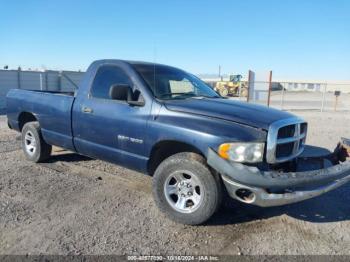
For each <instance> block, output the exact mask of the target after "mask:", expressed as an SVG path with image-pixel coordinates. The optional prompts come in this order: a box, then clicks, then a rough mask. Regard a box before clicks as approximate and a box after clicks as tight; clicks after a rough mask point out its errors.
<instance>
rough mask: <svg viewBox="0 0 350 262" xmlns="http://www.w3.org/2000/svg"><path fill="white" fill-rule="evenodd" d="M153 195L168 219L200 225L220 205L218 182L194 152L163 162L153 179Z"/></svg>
mask: <svg viewBox="0 0 350 262" xmlns="http://www.w3.org/2000/svg"><path fill="white" fill-rule="evenodd" d="M153 195H154V198H155V201H156V204H157V206H158V207H159V209H160V210H161V211H162V212H163V213H165V214H166V215H167V216H168V217H169V218H170V219H172V220H174V221H176V222H179V223H182V224H189V225H197V224H202V223H204V222H205V221H207V220H208V219H209V218H210V217H211V216H212V215H213V214H214V213H215V211H216V210H217V209H218V207H219V205H220V203H221V197H222V193H221V182H220V179H218V177H216V176H215V174H212V172H210V170H209V168H208V167H207V165H206V164H205V159H204V158H203V157H201V156H200V155H198V154H195V153H178V154H175V155H173V156H171V157H169V158H167V159H166V160H164V161H163V162H162V163H161V164H160V165H159V167H158V168H157V170H156V172H155V174H154V176H153Z"/></svg>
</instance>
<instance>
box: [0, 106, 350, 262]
mask: <svg viewBox="0 0 350 262" xmlns="http://www.w3.org/2000/svg"><path fill="white" fill-rule="evenodd" d="M297 114H299V115H301V116H303V117H305V118H306V119H307V120H308V121H309V123H310V124H309V141H308V142H309V143H310V144H312V145H319V146H323V147H327V148H329V149H332V148H333V146H334V145H335V144H336V142H337V141H338V139H339V137H340V136H346V135H347V136H349V130H350V114H349V113H324V114H321V113H316V112H298V113H297ZM16 137H18V134H17V133H15V132H13V131H10V130H9V129H8V128H7V126H6V119H5V118H4V117H0V214H1V215H0V235H1V237H0V254H128V255H132V254H145V255H147V254H152V255H155V254H176V255H179V254H192V255H196V254H213V255H230V254H234V255H236V254H270V255H271V254H350V249H349V246H350V222H349V219H350V205H349V203H350V194H349V192H350V185H345V186H343V187H341V188H339V189H338V190H336V191H333V192H330V193H328V194H326V195H324V196H322V197H319V198H316V199H312V200H308V201H306V202H303V203H299V204H294V205H289V206H285V207H276V208H265V209H263V208H258V207H253V206H248V205H244V204H240V203H238V202H235V201H233V200H229V199H226V200H225V203H224V205H223V207H222V209H221V210H220V212H219V213H218V214H216V215H215V216H214V217H213V218H212V219H211V220H210V221H209V222H208V224H207V225H204V226H185V225H181V224H176V223H174V222H171V221H169V220H168V219H166V218H165V217H164V215H162V214H161V213H160V212H159V211H158V210H157V208H156V207H155V205H154V203H153V201H152V195H151V178H150V177H147V176H144V175H142V174H139V173H136V172H132V171H130V170H127V169H124V168H120V167H118V166H114V165H111V164H108V163H105V162H102V161H98V160H91V159H88V158H85V157H81V156H78V155H76V154H72V153H69V152H66V151H63V150H60V149H58V148H55V153H54V156H53V157H52V158H51V159H50V161H49V162H47V163H43V164H33V163H30V162H28V161H26V160H25V159H24V156H23V154H22V152H21V149H20V142H19V141H18V139H17V140H16Z"/></svg>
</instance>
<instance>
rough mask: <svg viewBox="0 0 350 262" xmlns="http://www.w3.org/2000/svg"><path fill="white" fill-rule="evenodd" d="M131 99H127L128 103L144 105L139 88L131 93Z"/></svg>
mask: <svg viewBox="0 0 350 262" xmlns="http://www.w3.org/2000/svg"><path fill="white" fill-rule="evenodd" d="M130 98H131V99H128V101H127V102H128V104H129V105H131V106H144V105H145V100H144V99H143V96H142V95H141V92H140V90H138V89H136V90H135V91H134V92H133V93H132V97H130Z"/></svg>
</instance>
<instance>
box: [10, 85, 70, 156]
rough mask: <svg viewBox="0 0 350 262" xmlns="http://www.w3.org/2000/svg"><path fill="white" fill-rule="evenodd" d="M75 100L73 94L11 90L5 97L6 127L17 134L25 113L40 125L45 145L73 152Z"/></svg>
mask: <svg viewBox="0 0 350 262" xmlns="http://www.w3.org/2000/svg"><path fill="white" fill-rule="evenodd" d="M74 99H75V96H74V92H53V91H40V90H39V91H38V90H35V91H34V90H22V89H12V90H10V91H9V92H8V94H7V114H8V121H9V125H10V126H11V128H13V129H15V130H18V131H20V130H21V129H22V127H21V126H20V124H19V120H20V118H21V117H25V112H30V113H32V114H34V115H35V117H36V120H38V121H40V125H41V130H42V135H43V138H44V140H45V141H46V142H47V143H49V144H52V145H59V146H63V147H65V148H67V149H72V150H74V146H73V141H72V130H71V110H72V105H73V102H74Z"/></svg>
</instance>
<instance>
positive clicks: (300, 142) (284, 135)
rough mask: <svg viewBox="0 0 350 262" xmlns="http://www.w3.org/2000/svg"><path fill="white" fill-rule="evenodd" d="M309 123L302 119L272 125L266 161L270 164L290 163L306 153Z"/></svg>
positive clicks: (268, 136)
mask: <svg viewBox="0 0 350 262" xmlns="http://www.w3.org/2000/svg"><path fill="white" fill-rule="evenodd" d="M306 133H307V123H305V122H304V120H302V119H300V118H290V119H283V120H280V121H277V122H274V123H272V124H271V125H270V128H269V131H268V135H267V147H266V148H267V150H266V160H267V162H268V163H270V164H274V163H281V162H286V161H289V160H291V159H293V158H295V157H297V156H299V155H300V154H301V153H302V152H303V151H304V145H305V140H306Z"/></svg>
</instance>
